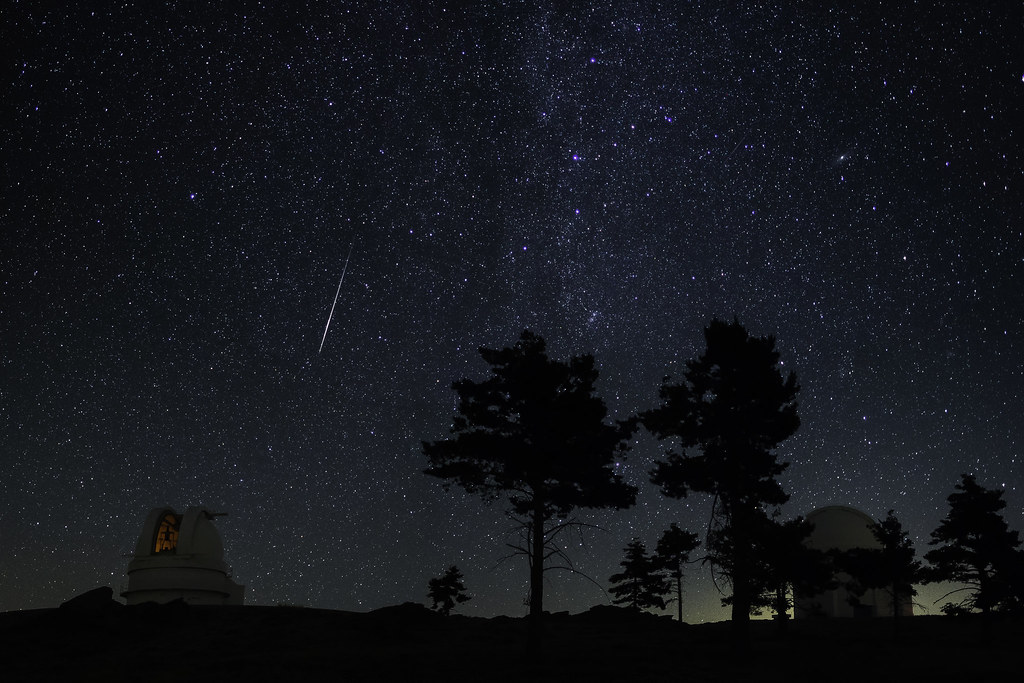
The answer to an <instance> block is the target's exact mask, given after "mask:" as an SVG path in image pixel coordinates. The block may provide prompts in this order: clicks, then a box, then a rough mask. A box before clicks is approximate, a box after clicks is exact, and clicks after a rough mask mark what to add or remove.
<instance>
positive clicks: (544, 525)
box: [423, 330, 636, 647]
mask: <svg viewBox="0 0 1024 683" xmlns="http://www.w3.org/2000/svg"><path fill="white" fill-rule="evenodd" d="M480 355H481V356H482V357H483V359H484V360H485V361H486V362H487V364H488V365H489V366H490V376H489V377H487V378H486V379H484V380H482V381H474V380H470V379H462V380H459V381H457V382H455V383H454V384H453V388H454V389H455V391H456V393H457V394H458V395H459V406H458V414H457V415H456V416H455V418H454V424H453V426H452V428H451V433H452V436H451V438H448V439H442V440H440V441H435V442H432V443H424V444H423V452H424V453H425V454H426V456H427V458H428V459H429V461H430V466H429V467H427V469H426V470H425V472H426V474H429V475H430V476H433V477H439V478H441V479H444V480H445V483H446V485H447V484H449V483H452V482H453V483H455V484H458V485H459V486H461V487H462V488H464V489H465V490H466V491H468V492H470V493H475V494H479V495H480V496H481V497H482V498H483V499H484V500H485V501H493V500H495V499H498V498H505V499H506V500H507V502H508V505H509V508H510V513H511V514H512V515H513V516H515V518H516V519H517V520H519V522H520V524H521V528H522V531H523V537H524V543H523V545H522V546H521V547H520V550H521V551H522V553H523V554H525V555H526V556H527V559H528V562H529V566H530V617H531V619H530V622H531V631H530V633H531V637H532V639H533V644H534V645H535V646H537V647H539V644H540V643H539V622H540V619H541V617H542V614H543V605H544V602H543V596H544V567H545V564H544V561H545V559H546V558H547V557H549V556H550V555H552V554H557V553H559V552H560V549H559V548H557V547H556V546H555V545H554V542H555V536H556V535H557V534H558V532H559V531H561V530H563V529H564V528H565V523H564V522H562V523H557V519H558V518H565V517H566V516H568V515H569V514H570V513H571V512H572V511H574V510H576V509H578V508H618V509H622V508H627V507H630V506H631V505H633V503H634V502H635V500H636V487H634V486H630V485H629V484H626V483H625V482H623V481H622V479H621V477H620V476H619V475H618V474H617V473H616V472H615V469H614V466H615V459H616V456H620V457H621V455H622V454H623V452H624V450H625V448H626V446H625V443H626V439H627V437H628V436H629V429H628V428H625V427H623V426H621V425H615V424H609V423H608V422H606V416H607V409H606V407H605V403H604V401H603V400H602V399H601V398H600V397H598V396H597V395H596V393H595V389H594V383H595V382H596V381H597V376H598V375H597V370H596V369H595V368H594V358H593V356H589V355H584V356H574V357H572V358H570V359H569V361H568V362H561V361H556V360H552V359H550V358H548V355H547V351H546V346H545V343H544V339H543V338H541V337H539V336H537V335H535V334H533V333H532V332H530V331H529V330H526V331H524V332H523V334H522V336H521V337H520V338H519V341H517V342H516V343H515V345H514V346H512V347H510V348H504V349H499V350H495V349H486V348H481V349H480ZM553 522H554V523H553Z"/></svg>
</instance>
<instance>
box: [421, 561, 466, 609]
mask: <svg viewBox="0 0 1024 683" xmlns="http://www.w3.org/2000/svg"><path fill="white" fill-rule="evenodd" d="M427 588H428V590H427V597H429V598H430V599H431V600H433V601H434V604H433V606H432V609H435V610H437V611H438V612H440V613H441V614H443V615H445V616H448V614H449V613H450V612H451V611H452V608H453V607H455V605H456V604H459V605H461V604H462V603H464V602H466V601H467V600H471V599H472V598H471V597H470V596H469V595H466V585H465V584H464V583H463V582H462V572H460V571H459V568H458V567H456V566H455V565H452V566H451V567H449V568H448V571H446V572H445V573H444V574H442V575H441V576H440V577H438V578H436V579H430V581H428V582H427Z"/></svg>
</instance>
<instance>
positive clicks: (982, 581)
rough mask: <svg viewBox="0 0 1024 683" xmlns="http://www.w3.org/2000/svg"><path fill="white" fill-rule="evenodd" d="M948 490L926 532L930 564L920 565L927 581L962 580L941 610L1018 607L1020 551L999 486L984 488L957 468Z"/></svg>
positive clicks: (985, 610)
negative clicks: (942, 513) (944, 506)
mask: <svg viewBox="0 0 1024 683" xmlns="http://www.w3.org/2000/svg"><path fill="white" fill-rule="evenodd" d="M960 479H961V481H960V483H959V484H957V485H956V486H955V489H956V490H955V491H954V493H952V494H950V496H949V498H948V499H947V500H948V501H949V512H948V513H947V514H946V517H945V519H943V520H942V521H941V522H940V523H939V526H938V528H937V529H935V531H933V532H932V534H931V539H932V540H931V541H929V545H934V546H937V547H936V548H935V549H933V550H929V551H928V552H927V553H925V555H924V558H925V559H926V560H927V561H928V563H929V564H930V565H931V566H930V567H928V568H927V570H926V578H927V580H928V581H929V582H937V581H953V582H956V583H962V584H965V587H964V588H960V589H957V590H954V591H951V592H950V593H947V594H946V596H943V597H948V596H949V595H952V594H953V593H959V592H965V593H967V595H966V597H965V598H964V599H963V600H961V601H960V603H958V604H953V603H950V604H949V605H947V606H946V607H944V611H953V612H955V611H957V610H979V611H981V612H982V613H984V614H988V613H990V612H992V611H994V610H1009V609H1015V608H1019V607H1020V606H1021V605H1020V602H1021V598H1022V592H1024V591H1022V586H1021V585H1020V580H1021V572H1020V566H1021V565H1022V564H1024V553H1022V552H1021V550H1020V545H1021V540H1020V535H1019V533H1018V532H1017V531H1012V530H1010V528H1009V526H1008V525H1007V523H1006V520H1005V519H1003V515H1002V514H1001V512H1000V511H1001V510H1002V509H1003V508H1005V507H1006V501H1004V500H1003V492H1002V491H996V490H991V489H986V488H984V487H983V486H981V485H979V484H978V483H977V481H976V480H975V478H974V476H973V475H970V474H963V475H961V477H960Z"/></svg>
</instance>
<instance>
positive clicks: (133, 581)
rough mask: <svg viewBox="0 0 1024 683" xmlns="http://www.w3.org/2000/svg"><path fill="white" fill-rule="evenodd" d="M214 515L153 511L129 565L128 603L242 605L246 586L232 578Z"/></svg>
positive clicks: (124, 592) (201, 511) (198, 509)
mask: <svg viewBox="0 0 1024 683" xmlns="http://www.w3.org/2000/svg"><path fill="white" fill-rule="evenodd" d="M224 514H226V513H223V512H222V513H215V512H211V511H209V510H207V509H206V508H204V507H189V508H188V509H187V510H186V511H185V513H184V514H178V513H176V512H175V511H174V510H172V509H171V508H166V507H161V508H153V509H152V510H150V512H149V515H147V516H146V522H145V524H144V525H143V527H142V534H141V535H140V536H139V540H138V543H136V545H135V555H134V556H133V557H132V560H131V562H129V563H128V570H127V573H128V581H127V585H126V586H125V587H124V589H123V590H122V591H121V596H122V597H123V598H124V599H125V601H126V602H127V603H128V604H129V605H137V604H139V603H143V602H160V603H163V602H170V601H172V600H179V599H181V600H184V601H185V602H187V603H189V604H195V605H241V604H242V594H243V592H244V591H245V586H241V585H239V584H237V583H235V582H234V581H233V580H232V579H231V568H230V567H228V565H227V564H225V563H224V546H223V544H222V543H221V540H220V533H218V531H217V527H215V526H214V525H213V520H214V518H215V517H218V516H221V515H224Z"/></svg>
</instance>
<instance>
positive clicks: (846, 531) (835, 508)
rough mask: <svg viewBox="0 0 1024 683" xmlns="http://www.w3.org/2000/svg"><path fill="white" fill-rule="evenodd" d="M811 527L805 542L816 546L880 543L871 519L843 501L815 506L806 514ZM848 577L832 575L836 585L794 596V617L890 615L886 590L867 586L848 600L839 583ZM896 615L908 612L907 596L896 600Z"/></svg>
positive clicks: (839, 547) (910, 609)
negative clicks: (836, 503)
mask: <svg viewBox="0 0 1024 683" xmlns="http://www.w3.org/2000/svg"><path fill="white" fill-rule="evenodd" d="M806 519H807V521H808V522H810V523H811V524H813V525H814V530H813V531H812V532H811V534H810V536H809V537H808V538H807V540H806V544H807V545H808V546H809V547H811V548H815V549H816V550H821V551H826V552H827V551H829V550H851V549H853V548H867V549H881V547H882V546H881V544H880V543H879V542H878V540H877V539H876V538H875V536H874V534H872V533H871V527H872V526H873V525H874V524H875V520H873V519H872V518H871V517H869V516H868V515H867V514H865V513H863V512H861V511H860V510H857V509H855V508H852V507H846V506H844V505H829V506H828V507H823V508H819V509H817V510H815V511H813V512H811V513H810V514H808V515H807V517H806ZM847 578H849V577H847V576H845V575H843V574H840V575H837V576H836V579H837V580H838V581H839V583H840V585H839V586H838V587H836V588H834V589H832V590H827V591H824V592H823V593H819V594H817V595H800V594H797V595H795V596H794V600H793V611H794V615H795V617H796V618H797V619H806V618H811V617H891V616H893V600H892V596H891V595H889V593H888V592H887V591H885V590H884V589H880V588H869V589H868V590H867V592H866V593H865V594H864V595H862V596H860V597H859V599H857V600H856V601H852V602H851V598H852V597H853V596H852V595H851V593H850V592H849V591H848V590H846V588H845V586H843V582H844V580H845V579H847ZM900 603H901V605H900V616H912V615H913V613H914V607H913V604H912V602H911V600H909V599H903V600H900Z"/></svg>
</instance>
